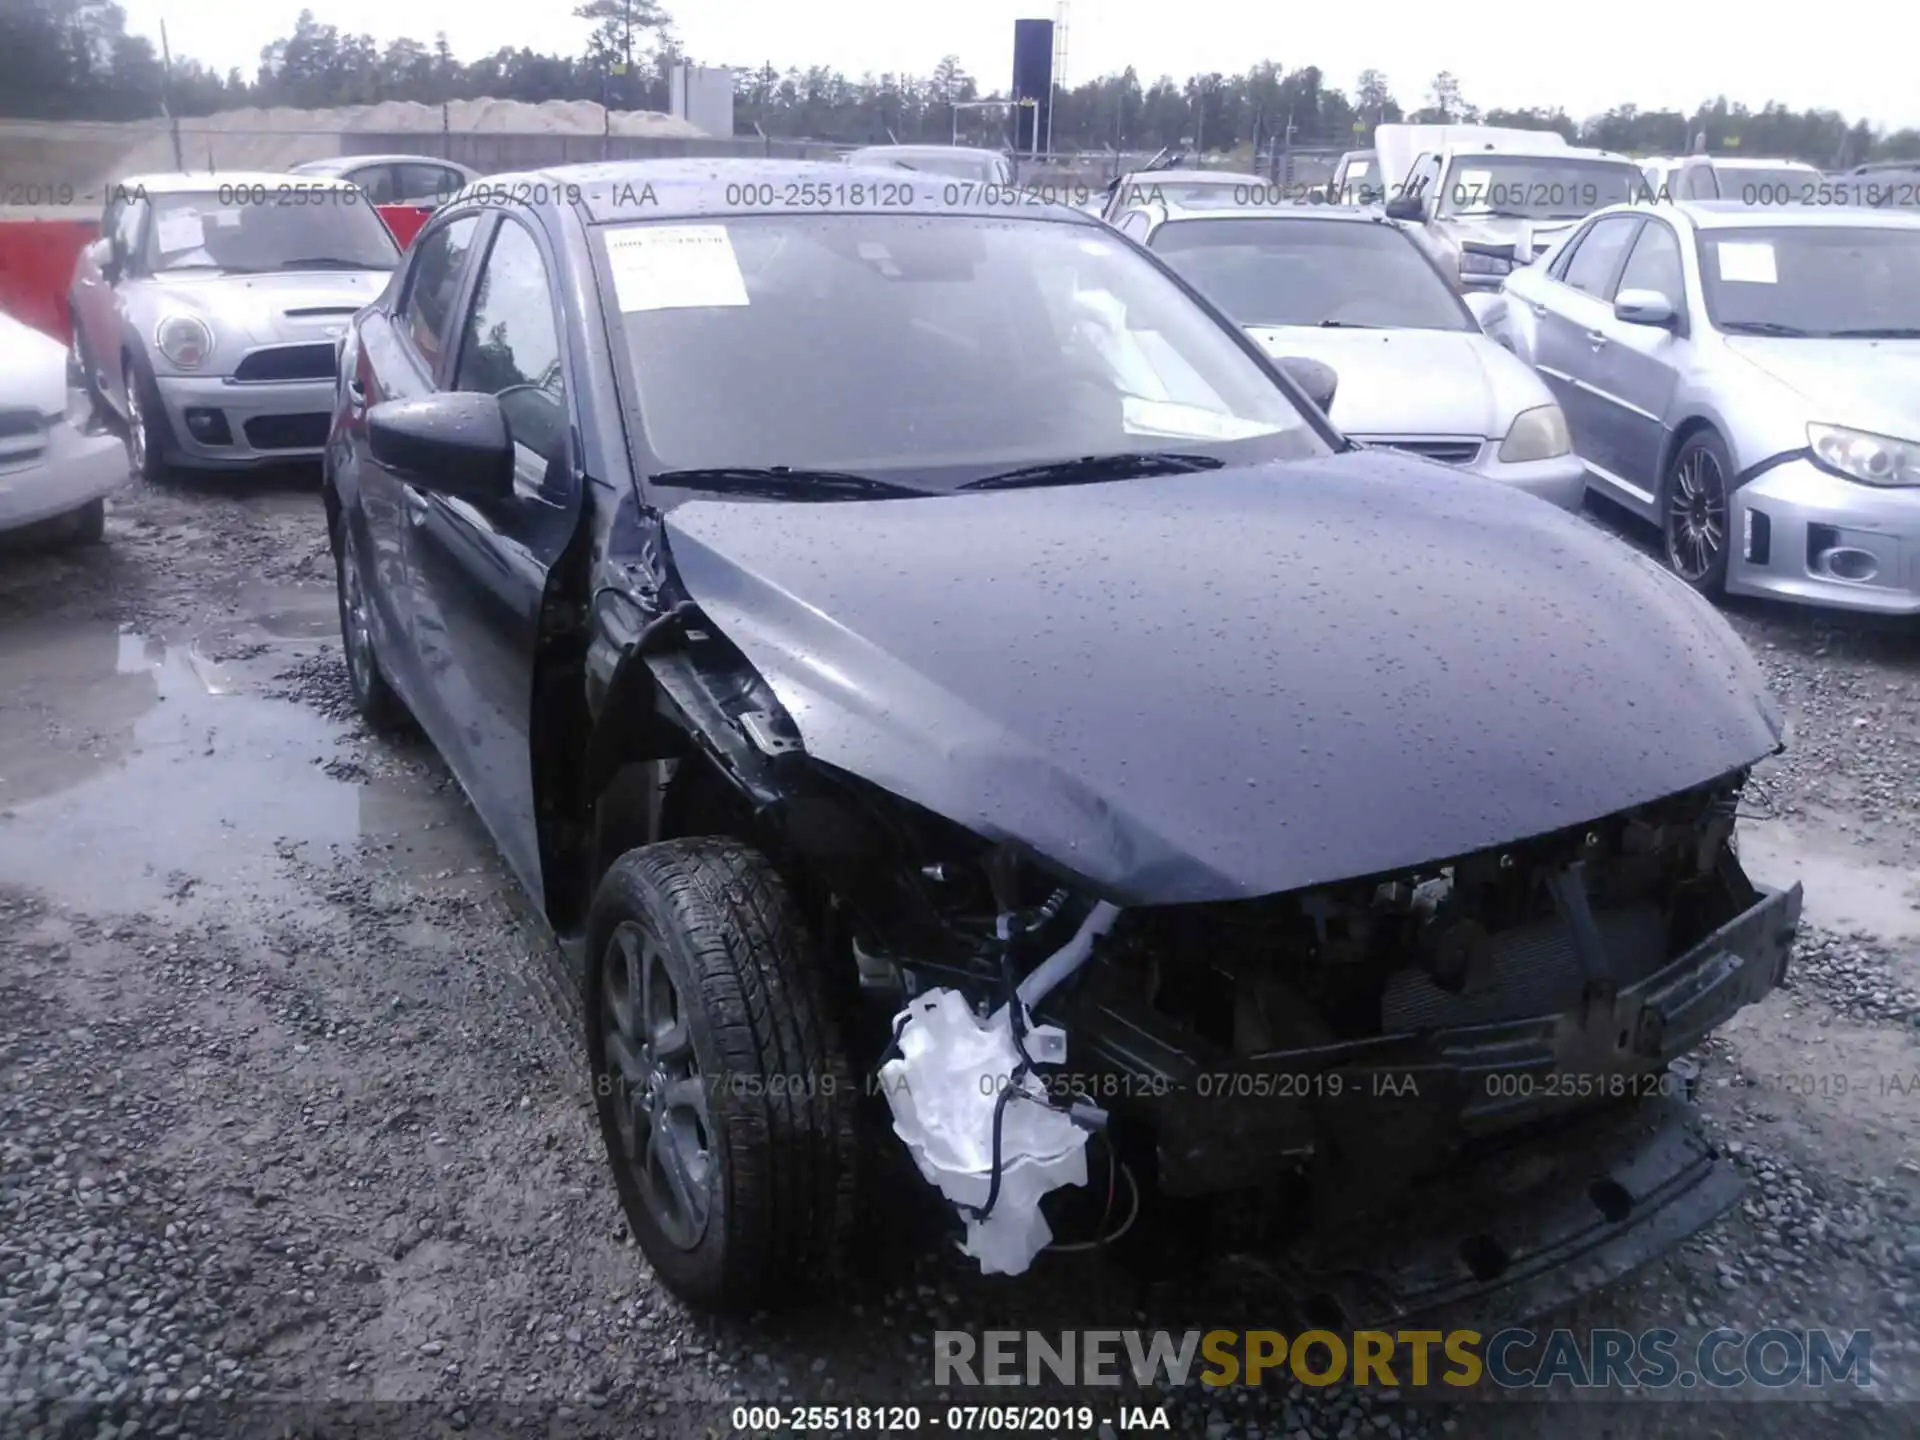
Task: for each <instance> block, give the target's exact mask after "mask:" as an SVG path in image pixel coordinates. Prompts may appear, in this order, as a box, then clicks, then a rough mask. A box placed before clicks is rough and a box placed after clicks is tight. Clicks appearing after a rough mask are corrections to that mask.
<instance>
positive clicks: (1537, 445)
mask: <svg viewBox="0 0 1920 1440" xmlns="http://www.w3.org/2000/svg"><path fill="white" fill-rule="evenodd" d="M1572 449H1573V437H1572V436H1571V435H1570V434H1569V433H1568V431H1567V416H1566V412H1565V411H1563V410H1562V409H1561V408H1560V407H1559V406H1558V405H1536V406H1534V408H1533V409H1531V410H1522V411H1521V412H1520V413H1519V414H1518V415H1516V416H1514V418H1513V426H1512V428H1510V429H1509V430H1508V431H1507V438H1506V439H1505V440H1502V441H1501V442H1500V459H1501V460H1502V461H1503V462H1504V463H1506V464H1508V465H1519V464H1524V463H1525V462H1527V461H1529V460H1554V459H1558V458H1559V457H1560V456H1562V455H1565V454H1567V453H1568V452H1569V451H1571V450H1572Z"/></svg>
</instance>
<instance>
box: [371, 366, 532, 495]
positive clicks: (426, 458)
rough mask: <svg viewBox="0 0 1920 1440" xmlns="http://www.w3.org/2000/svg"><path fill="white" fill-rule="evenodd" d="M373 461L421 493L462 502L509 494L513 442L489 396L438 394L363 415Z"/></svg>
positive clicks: (497, 403)
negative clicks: (415, 487) (456, 498)
mask: <svg viewBox="0 0 1920 1440" xmlns="http://www.w3.org/2000/svg"><path fill="white" fill-rule="evenodd" d="M367 448H368V449H369V450H370V451H371V452H372V455H373V459H374V462H375V463H376V464H378V465H381V466H383V467H384V468H386V469H388V470H391V471H392V472H393V473H394V474H395V475H397V476H398V477H399V478H400V479H402V480H405V481H409V482H411V483H412V484H415V485H418V486H419V487H420V488H421V489H423V490H434V491H438V492H439V493H440V494H442V495H453V496H457V497H458V498H460V499H462V500H500V499H504V498H506V497H507V496H509V495H511V494H512V493H513V463H514V453H513V437H512V435H511V434H510V433H509V432H508V430H507V417H506V412H504V411H503V410H501V408H500V401H499V399H498V398H497V397H495V396H492V395H478V394H475V393H474V392H472V391H469V390H449V391H442V392H441V393H440V394H437V395H430V396H427V397H426V398H424V399H421V400H389V401H387V402H386V403H385V404H382V405H376V406H374V407H373V408H372V409H371V410H369V411H368V412H367Z"/></svg>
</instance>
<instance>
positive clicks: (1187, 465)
mask: <svg viewBox="0 0 1920 1440" xmlns="http://www.w3.org/2000/svg"><path fill="white" fill-rule="evenodd" d="M1225 463H1226V462H1225V461H1223V460H1216V459H1214V457H1213V456H1211V455H1180V454H1176V453H1174V452H1173V451H1170V450H1143V451H1136V450H1125V451H1121V452H1120V453H1119V454H1116V455H1082V456H1081V457H1080V458H1079V459H1077V460H1053V461H1050V462H1048V463H1047V464H1045V465H1022V466H1021V467H1020V468H1019V469H1018V470H1007V471H1003V472H1002V473H1001V474H998V475H989V476H987V477H986V478H985V479H984V480H969V481H968V482H967V483H966V484H965V485H962V486H961V487H960V488H961V489H962V490H1017V489H1020V488H1022V487H1023V486H1028V485H1092V484H1096V483H1098V482H1099V481H1102V480H1137V479H1140V478H1142V477H1145V476H1148V475H1188V474H1191V473H1192V472H1193V471H1195V470H1218V469H1219V468H1220V467H1221V466H1222V465H1224V464H1225Z"/></svg>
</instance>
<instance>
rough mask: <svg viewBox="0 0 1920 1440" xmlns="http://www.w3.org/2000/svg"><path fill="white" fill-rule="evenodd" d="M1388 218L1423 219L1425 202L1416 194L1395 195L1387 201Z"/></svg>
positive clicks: (1425, 208) (1424, 217) (1425, 213)
mask: <svg viewBox="0 0 1920 1440" xmlns="http://www.w3.org/2000/svg"><path fill="white" fill-rule="evenodd" d="M1387 218H1388V219H1389V220H1424V219H1426V218H1427V202H1426V201H1425V200H1423V199H1421V197H1420V196H1418V195H1395V196H1394V197H1393V198H1392V199H1391V200H1389V201H1387Z"/></svg>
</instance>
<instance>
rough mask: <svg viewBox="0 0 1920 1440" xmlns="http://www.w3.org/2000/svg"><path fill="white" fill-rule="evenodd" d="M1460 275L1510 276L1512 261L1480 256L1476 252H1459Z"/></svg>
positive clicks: (1492, 256)
mask: <svg viewBox="0 0 1920 1440" xmlns="http://www.w3.org/2000/svg"><path fill="white" fill-rule="evenodd" d="M1460 273H1461V274H1462V275H1510V274H1512V273H1513V261H1511V260H1509V259H1506V258H1504V257H1502V256H1499V255H1482V254H1480V253H1478V252H1477V251H1473V250H1463V251H1461V252H1460Z"/></svg>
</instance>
